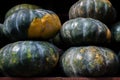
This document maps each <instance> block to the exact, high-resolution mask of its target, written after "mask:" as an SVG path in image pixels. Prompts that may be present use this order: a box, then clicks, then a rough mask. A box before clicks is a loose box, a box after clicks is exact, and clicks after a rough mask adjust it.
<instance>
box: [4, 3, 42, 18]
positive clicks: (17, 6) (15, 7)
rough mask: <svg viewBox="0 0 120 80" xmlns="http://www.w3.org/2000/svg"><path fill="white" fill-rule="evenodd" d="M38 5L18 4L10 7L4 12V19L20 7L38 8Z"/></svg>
mask: <svg viewBox="0 0 120 80" xmlns="http://www.w3.org/2000/svg"><path fill="white" fill-rule="evenodd" d="M39 8H40V7H39V6H37V5H34V4H18V5H15V6H13V7H12V8H10V9H9V10H8V11H7V12H6V14H5V19H6V18H7V17H8V16H10V15H11V14H13V13H14V12H16V11H18V10H20V9H39Z"/></svg>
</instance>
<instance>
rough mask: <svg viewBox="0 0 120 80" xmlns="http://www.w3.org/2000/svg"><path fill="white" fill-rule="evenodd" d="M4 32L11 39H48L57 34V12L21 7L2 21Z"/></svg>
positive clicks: (58, 28) (59, 25) (58, 27)
mask: <svg viewBox="0 0 120 80" xmlns="http://www.w3.org/2000/svg"><path fill="white" fill-rule="evenodd" d="M4 25H5V27H4V29H3V31H4V33H5V35H6V36H8V37H9V38H10V39H11V40H25V39H48V38H51V37H53V36H55V35H56V34H57V32H58V31H59V30H60V28H61V22H60V19H59V17H58V16H57V14H55V13H54V12H53V11H50V10H45V9H36V10H26V9H24V10H23V9H22V10H19V11H18V12H16V13H14V14H12V15H11V16H9V17H8V18H7V19H6V20H5V21H4Z"/></svg>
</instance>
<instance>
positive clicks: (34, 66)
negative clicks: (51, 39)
mask: <svg viewBox="0 0 120 80" xmlns="http://www.w3.org/2000/svg"><path fill="white" fill-rule="evenodd" d="M58 60H59V51H58V48H57V47H55V46H54V45H52V44H50V43H48V42H43V41H41V42H40V41H18V42H14V43H11V44H8V45H6V46H5V47H3V48H2V49H1V50H0V70H2V72H3V73H4V74H5V76H15V77H20V76H23V77H30V76H35V75H39V76H43V75H47V74H48V73H50V72H51V71H52V70H53V69H54V68H55V66H56V65H57V62H58Z"/></svg>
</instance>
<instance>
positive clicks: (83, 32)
mask: <svg viewBox="0 0 120 80" xmlns="http://www.w3.org/2000/svg"><path fill="white" fill-rule="evenodd" d="M68 13H69V14H68V15H69V20H67V21H66V22H64V23H63V24H62V23H61V21H60V18H59V16H58V15H57V14H56V13H55V12H53V11H51V10H47V9H43V8H41V7H39V6H37V5H33V4H19V5H16V6H14V7H12V8H11V9H10V10H9V11H8V12H7V13H6V15H5V20H4V23H3V24H1V25H0V37H1V43H2V42H6V44H4V46H2V47H1V49H0V73H1V74H3V75H4V76H10V77H33V76H40V77H41V76H45V77H47V75H48V74H50V73H51V72H52V71H53V70H54V69H55V68H56V66H58V65H59V66H60V67H59V68H60V69H59V70H58V72H59V71H63V73H64V74H65V75H66V76H69V77H80V76H86V77H88V76H90V77H99V76H113V75H115V74H118V73H119V67H120V61H119V59H120V57H119V55H120V54H119V53H116V52H115V51H114V50H112V49H110V48H108V46H110V44H111V43H114V42H115V43H117V42H118V43H119V42H120V36H119V34H120V29H119V28H120V23H116V17H117V11H116V10H115V8H114V7H113V6H112V4H111V2H110V1H109V0H79V1H77V2H76V3H74V4H73V5H71V7H70V10H69V12H68ZM113 24H114V25H113ZM111 46H112V45H111ZM61 77H62V76H61Z"/></svg>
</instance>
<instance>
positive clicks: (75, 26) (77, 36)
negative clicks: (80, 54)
mask: <svg viewBox="0 0 120 80" xmlns="http://www.w3.org/2000/svg"><path fill="white" fill-rule="evenodd" d="M60 34H61V37H62V39H63V41H64V42H65V43H68V44H73V45H80V44H99V43H105V42H107V43H108V42H109V41H110V40H111V31H110V30H109V28H108V27H107V26H106V25H105V24H104V23H102V22H100V21H98V20H95V19H92V18H76V19H71V20H68V21H66V22H65V23H64V24H63V25H62V27H61V29H60Z"/></svg>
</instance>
